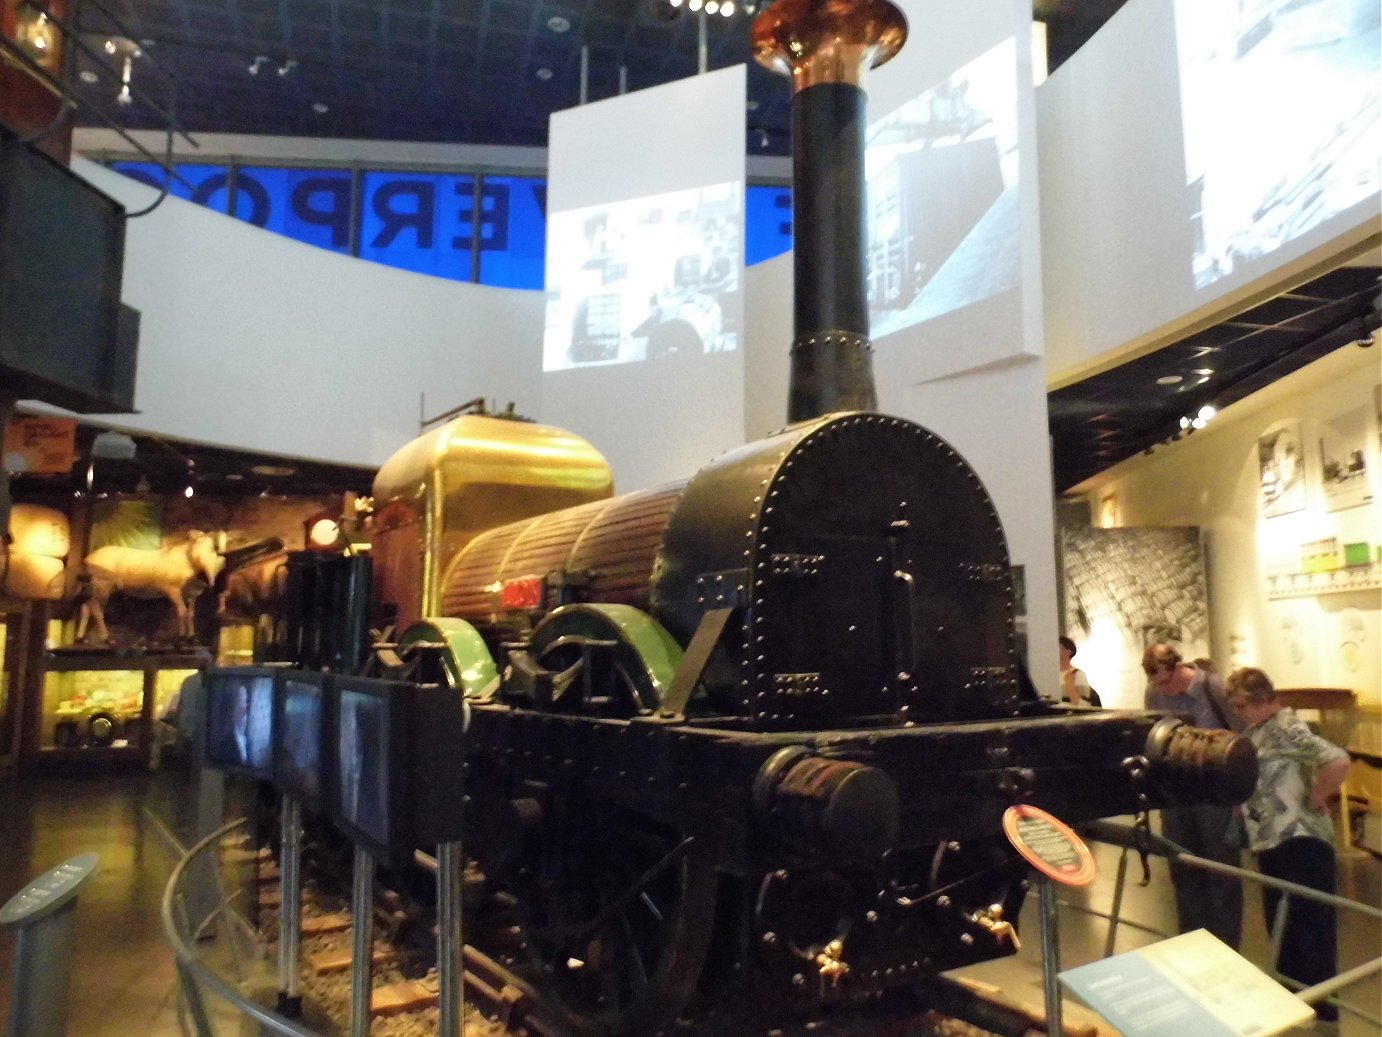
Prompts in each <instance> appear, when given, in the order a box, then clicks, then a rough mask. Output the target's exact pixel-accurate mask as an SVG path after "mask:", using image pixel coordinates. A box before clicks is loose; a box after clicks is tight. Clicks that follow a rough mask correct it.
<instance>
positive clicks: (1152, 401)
mask: <svg viewBox="0 0 1382 1037" xmlns="http://www.w3.org/2000/svg"><path fill="white" fill-rule="evenodd" d="M1379 275H1382V269H1378V268H1377V267H1371V266H1345V267H1340V268H1339V269H1337V270H1333V271H1331V272H1330V273H1327V274H1325V275H1323V276H1322V277H1318V278H1316V279H1315V280H1313V281H1311V282H1309V283H1308V284H1304V285H1301V286H1300V287H1299V288H1295V289H1292V290H1291V291H1289V292H1286V293H1285V294H1284V295H1280V296H1278V297H1276V298H1275V299H1272V300H1270V301H1269V302H1264V303H1262V304H1260V305H1258V306H1254V307H1253V308H1251V309H1249V310H1247V311H1245V312H1243V313H1240V314H1238V315H1236V316H1234V317H1232V318H1230V319H1229V320H1226V321H1224V322H1223V323H1222V324H1217V325H1215V326H1214V327H1211V328H1208V329H1206V330H1205V331H1201V332H1199V333H1198V334H1194V335H1190V336H1189V337H1187V338H1184V339H1181V340H1180V341H1179V342H1176V343H1174V344H1172V345H1169V346H1166V347H1165V348H1163V349H1159V350H1157V351H1156V352H1154V353H1150V354H1148V355H1147V356H1144V357H1142V358H1140V359H1138V360H1133V361H1130V362H1128V363H1126V364H1122V365H1121V366H1119V367H1116V368H1114V369H1113V370H1111V371H1107V372H1105V373H1103V374H1100V375H1095V376H1094V377H1092V378H1086V379H1084V380H1083V381H1080V382H1076V383H1075V384H1073V385H1070V386H1067V387H1066V388H1063V389H1057V390H1056V391H1055V392H1052V393H1049V394H1048V395H1047V397H1046V399H1047V406H1048V409H1049V413H1050V425H1051V442H1052V463H1053V466H1054V471H1055V482H1056V490H1057V492H1064V491H1066V490H1068V489H1070V488H1071V487H1072V486H1075V485H1077V484H1078V483H1080V482H1083V481H1084V480H1085V479H1088V478H1089V477H1090V476H1092V475H1096V474H1098V473H1099V472H1101V471H1103V470H1104V469H1105V468H1108V467H1110V466H1112V465H1115V464H1117V463H1118V462H1119V461H1123V460H1126V459H1127V458H1129V457H1132V456H1134V455H1136V454H1138V453H1140V452H1142V451H1144V450H1149V449H1152V448H1155V446H1156V445H1157V444H1159V443H1161V442H1164V441H1170V440H1176V439H1180V438H1181V436H1182V435H1184V434H1193V431H1194V429H1193V427H1192V428H1191V429H1188V430H1186V431H1185V432H1182V430H1181V427H1180V419H1181V418H1182V417H1186V418H1194V417H1195V416H1196V415H1197V414H1198V413H1199V410H1200V408H1201V407H1204V406H1206V405H1211V406H1213V407H1214V408H1216V409H1217V410H1222V409H1223V408H1225V407H1227V406H1228V405H1229V404H1231V403H1237V402H1238V401H1239V400H1241V399H1243V398H1244V397H1246V396H1249V395H1251V394H1252V393H1255V392H1257V390H1259V389H1264V388H1266V387H1267V386H1268V385H1270V384H1271V383H1272V382H1274V381H1276V380H1277V379H1278V378H1284V377H1285V376H1286V375H1288V374H1291V373H1292V372H1293V371H1298V370H1300V368H1302V367H1304V366H1305V365H1306V364H1308V363H1310V362H1311V361H1313V360H1318V359H1319V358H1320V357H1322V356H1324V355H1325V354H1326V353H1331V352H1333V351H1334V350H1336V349H1339V348H1340V347H1343V346H1348V345H1350V344H1351V343H1353V342H1356V341H1358V340H1359V339H1365V337H1366V336H1367V334H1368V333H1369V332H1370V331H1372V330H1373V329H1375V328H1376V327H1377V323H1378V318H1377V303H1376V301H1375V300H1377V298H1378V293H1379V290H1380V289H1382V284H1379V280H1378V279H1379ZM1371 348H1373V349H1374V350H1378V351H1379V352H1382V347H1379V346H1376V345H1374V346H1372V347H1371ZM1379 363H1382V360H1380V361H1379Z"/></svg>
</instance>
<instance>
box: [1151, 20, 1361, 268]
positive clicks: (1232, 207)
mask: <svg viewBox="0 0 1382 1037" xmlns="http://www.w3.org/2000/svg"><path fill="white" fill-rule="evenodd" d="M1175 19H1176V40H1177V48H1178V50H1179V70H1180V99H1181V119H1182V123H1183V131H1184V146H1185V183H1186V188H1187V190H1188V191H1189V192H1190V198H1189V203H1188V208H1189V211H1190V213H1191V217H1190V219H1191V228H1192V231H1193V236H1194V257H1193V260H1192V271H1193V274H1194V280H1195V287H1196V288H1197V289H1202V288H1205V287H1207V286H1208V285H1210V284H1213V283H1214V282H1215V281H1217V280H1219V279H1220V278H1222V277H1225V276H1227V275H1229V274H1232V273H1234V272H1235V271H1237V270H1239V269H1241V268H1242V267H1244V266H1245V265H1249V264H1251V263H1253V261H1255V260H1257V259H1259V258H1260V257H1263V256H1267V255H1269V254H1270V253H1272V252H1274V251H1275V250H1277V249H1278V248H1280V247H1281V246H1283V245H1285V244H1286V243H1288V242H1290V241H1292V240H1294V239H1296V238H1299V237H1300V236H1301V235H1303V234H1305V233H1307V232H1308V231H1310V230H1312V229H1313V228H1315V227H1317V226H1319V225H1321V224H1323V223H1325V222H1326V221H1327V220H1329V219H1331V218H1332V217H1334V216H1336V215H1338V214H1340V213H1343V212H1345V211H1346V210H1349V209H1351V208H1352V207H1354V206H1356V205H1358V204H1359V203H1361V202H1364V201H1366V200H1367V199H1368V198H1369V197H1370V196H1376V195H1377V193H1378V191H1379V189H1380V188H1382V183H1379V180H1380V179H1382V170H1379V163H1378V157H1377V156H1378V147H1379V133H1382V93H1380V92H1379V87H1378V84H1379V82H1382V79H1380V78H1379V74H1380V73H1382V40H1380V39H1379V21H1382V18H1379V8H1378V5H1377V0H1176V3H1175ZM1372 218H1373V219H1374V221H1375V220H1376V207H1375V206H1374V208H1373V217H1372Z"/></svg>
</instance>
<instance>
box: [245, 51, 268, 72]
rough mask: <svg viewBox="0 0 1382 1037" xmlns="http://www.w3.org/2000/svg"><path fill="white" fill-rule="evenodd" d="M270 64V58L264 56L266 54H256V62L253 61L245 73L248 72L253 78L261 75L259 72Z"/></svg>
mask: <svg viewBox="0 0 1382 1037" xmlns="http://www.w3.org/2000/svg"><path fill="white" fill-rule="evenodd" d="M268 63H269V59H268V57H267V56H266V55H264V54H256V55H255V56H254V60H253V61H251V62H250V63H249V67H248V68H246V69H245V71H246V72H248V73H249V74H250V75H252V76H257V75H259V70H260V69H261V68H263V67H264V66H265V65H267V64H268Z"/></svg>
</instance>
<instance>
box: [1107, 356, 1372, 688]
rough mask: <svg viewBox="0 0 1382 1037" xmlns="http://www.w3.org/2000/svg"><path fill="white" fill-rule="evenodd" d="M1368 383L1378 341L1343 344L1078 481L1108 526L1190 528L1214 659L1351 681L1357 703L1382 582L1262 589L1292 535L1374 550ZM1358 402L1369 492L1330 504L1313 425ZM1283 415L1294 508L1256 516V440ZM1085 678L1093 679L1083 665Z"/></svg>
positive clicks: (1288, 676) (1286, 553) (1296, 544)
mask: <svg viewBox="0 0 1382 1037" xmlns="http://www.w3.org/2000/svg"><path fill="white" fill-rule="evenodd" d="M1379 381H1382V370H1380V369H1379V357H1378V348H1377V347H1373V348H1372V349H1359V348H1357V347H1355V346H1345V347H1344V348H1342V349H1339V350H1336V351H1335V352H1333V353H1331V354H1329V355H1328V356H1326V357H1323V358H1321V359H1320V360H1317V361H1315V363H1313V364H1311V365H1309V366H1308V367H1306V368H1303V369H1302V370H1300V371H1298V372H1296V373H1295V374H1293V375H1290V376H1288V377H1287V378H1284V379H1282V380H1281V381H1280V382H1277V383H1276V384H1274V385H1273V386H1271V387H1269V388H1268V389H1266V390H1263V391H1262V392H1260V393H1257V394H1255V395H1254V396H1252V397H1249V398H1248V399H1246V400H1244V401H1242V402H1240V403H1237V404H1234V405H1233V406H1231V407H1229V408H1227V409H1225V410H1224V411H1222V412H1221V413H1220V414H1219V415H1218V416H1217V417H1215V418H1214V420H1213V421H1212V422H1211V423H1210V424H1209V426H1208V427H1207V428H1205V429H1204V430H1203V431H1200V432H1197V433H1195V434H1194V435H1192V436H1190V437H1188V438H1185V439H1182V440H1181V441H1179V442H1177V443H1173V444H1171V445H1169V446H1162V447H1158V448H1157V449H1156V451H1155V452H1154V453H1153V454H1152V455H1151V456H1150V457H1147V456H1143V455H1139V456H1138V457H1137V458H1135V459H1133V460H1130V461H1126V462H1124V463H1123V464H1121V465H1119V466H1117V467H1116V468H1113V469H1111V470H1109V471H1108V472H1106V473H1104V474H1102V475H1100V476H1097V477H1096V478H1094V479H1091V480H1090V481H1089V482H1088V483H1086V484H1084V485H1083V486H1082V487H1080V489H1081V491H1082V492H1083V493H1084V495H1085V496H1086V497H1087V499H1088V500H1089V501H1090V502H1091V505H1092V506H1095V507H1096V508H1097V507H1098V505H1100V503H1101V502H1103V501H1105V500H1106V499H1107V498H1110V497H1112V498H1113V501H1112V502H1111V505H1112V507H1114V508H1115V509H1116V511H1117V513H1118V516H1119V519H1118V525H1122V526H1170V525H1193V526H1199V527H1201V529H1202V530H1203V531H1204V539H1205V546H1206V555H1207V561H1208V577H1209V601H1210V637H1211V643H1212V645H1213V650H1212V653H1211V655H1212V658H1214V659H1215V660H1216V661H1218V662H1219V664H1220V667H1221V669H1223V668H1227V667H1231V666H1238V665H1247V664H1251V665H1256V666H1261V667H1262V668H1263V669H1265V670H1266V671H1267V672H1268V673H1269V674H1270V675H1271V676H1272V678H1273V679H1274V680H1275V681H1276V682H1277V684H1279V685H1280V686H1283V687H1301V686H1308V687H1315V686H1326V687H1346V688H1353V689H1354V690H1355V691H1356V692H1357V693H1358V695H1359V698H1360V701H1371V702H1373V703H1377V702H1378V701H1379V698H1380V697H1382V688H1379V683H1382V623H1380V622H1379V610H1382V591H1379V590H1377V589H1375V588H1374V589H1370V590H1359V591H1349V592H1345V593H1338V594H1325V595H1320V596H1318V597H1301V598H1289V599H1285V600H1269V599H1268V596H1267V589H1266V588H1267V576H1268V574H1269V573H1271V572H1274V571H1279V570H1281V569H1283V568H1284V567H1287V566H1289V567H1292V568H1295V569H1296V570H1299V568H1300V566H1299V564H1298V559H1299V551H1300V544H1301V543H1303V542H1306V541H1311V540H1317V539H1320V538H1323V537H1328V536H1337V537H1338V539H1339V542H1340V544H1343V543H1351V542H1358V541H1366V542H1368V543H1369V544H1371V545H1372V547H1373V550H1374V552H1375V551H1376V547H1377V545H1378V543H1379V541H1382V506H1379V503H1378V502H1379V499H1382V477H1380V476H1379V466H1382V456H1379V438H1380V436H1382V433H1379V429H1378V426H1377V418H1376V415H1375V407H1376V403H1375V397H1374V393H1375V392H1376V387H1377V385H1378V383H1379ZM1360 410H1361V411H1363V412H1364V418H1365V420H1364V421H1363V426H1362V427H1363V428H1364V429H1366V432H1365V446H1364V451H1365V457H1366V459H1367V463H1368V467H1369V477H1370V479H1371V480H1372V493H1373V500H1372V503H1370V504H1365V505H1361V506H1358V507H1352V508H1348V509H1344V510H1340V511H1333V512H1331V511H1328V510H1327V508H1326V505H1325V502H1324V498H1323V495H1322V493H1321V490H1320V457H1319V434H1320V429H1321V426H1322V424H1323V423H1327V422H1331V421H1333V420H1335V419H1337V418H1338V417H1339V416H1340V415H1345V414H1350V415H1352V416H1354V417H1355V418H1356V417H1357V416H1358V412H1359V411H1360ZM1294 421H1299V422H1300V423H1301V431H1302V437H1301V442H1302V444H1303V446H1304V451H1303V452H1304V454H1305V463H1306V485H1307V498H1306V500H1307V503H1306V507H1305V509H1304V510H1302V511H1298V512H1293V513H1290V514H1284V515H1278V516H1276V517H1274V518H1262V517H1261V513H1260V507H1259V496H1260V480H1259V464H1258V452H1257V443H1258V438H1259V437H1260V436H1261V435H1262V434H1263V433H1265V432H1268V431H1270V430H1272V429H1273V428H1274V427H1276V426H1278V425H1279V424H1281V423H1283V422H1294ZM1096 514H1097V511H1096ZM1374 557H1376V555H1375V553H1374ZM1360 620H1361V624H1362V626H1361V629H1362V630H1363V633H1364V640H1363V643H1362V644H1361V645H1360V646H1359V647H1360V649H1361V651H1360V653H1359V656H1358V659H1357V661H1356V663H1355V664H1354V665H1353V666H1350V665H1349V663H1348V662H1347V661H1346V657H1345V653H1344V652H1343V651H1342V645H1343V643H1344V642H1345V641H1346V640H1348V639H1349V638H1351V637H1353V636H1354V633H1356V631H1353V627H1354V625H1355V624H1356V623H1357V622H1358V621H1360ZM1350 631H1353V632H1350ZM1090 680H1091V683H1093V684H1094V685H1095V686H1096V687H1097V686H1098V683H1099V682H1098V679H1097V676H1096V675H1095V674H1091V676H1090Z"/></svg>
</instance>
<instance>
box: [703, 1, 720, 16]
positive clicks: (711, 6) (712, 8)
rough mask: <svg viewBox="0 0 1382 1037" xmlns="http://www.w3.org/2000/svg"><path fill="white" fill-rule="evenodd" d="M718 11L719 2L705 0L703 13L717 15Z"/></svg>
mask: <svg viewBox="0 0 1382 1037" xmlns="http://www.w3.org/2000/svg"><path fill="white" fill-rule="evenodd" d="M719 11H720V0H705V13H706V14H718V13H719Z"/></svg>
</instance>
